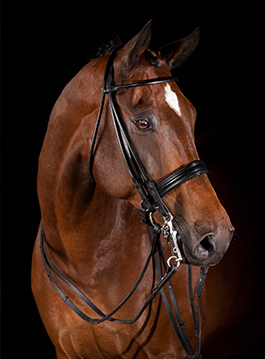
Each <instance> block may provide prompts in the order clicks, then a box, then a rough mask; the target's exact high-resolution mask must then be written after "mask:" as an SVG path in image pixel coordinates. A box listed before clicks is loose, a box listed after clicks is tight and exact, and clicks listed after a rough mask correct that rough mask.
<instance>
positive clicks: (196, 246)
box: [168, 219, 235, 266]
mask: <svg viewBox="0 0 265 359" xmlns="http://www.w3.org/2000/svg"><path fill="white" fill-rule="evenodd" d="M174 227H175V228H178V235H177V244H178V249H179V251H180V253H181V256H182V260H181V263H183V264H191V265H195V266H202V265H203V266H215V265H216V264H218V263H219V262H220V261H221V259H222V258H223V256H224V254H225V253H226V251H227V249H228V247H229V245H230V241H231V239H232V237H233V234H234V231H235V229H234V228H233V227H231V228H228V229H227V230H223V231H222V233H219V232H218V231H217V233H213V232H208V233H206V234H205V235H203V236H201V237H200V236H198V238H195V236H194V234H190V237H188V235H187V234H183V233H182V231H181V229H180V228H179V225H178V222H177V221H176V220H175V219H174ZM168 244H169V245H170V247H171V248H172V249H173V248H174V242H173V240H172V237H170V238H169V240H168Z"/></svg>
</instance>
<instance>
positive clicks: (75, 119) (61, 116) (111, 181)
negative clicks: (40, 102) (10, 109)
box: [32, 22, 239, 359]
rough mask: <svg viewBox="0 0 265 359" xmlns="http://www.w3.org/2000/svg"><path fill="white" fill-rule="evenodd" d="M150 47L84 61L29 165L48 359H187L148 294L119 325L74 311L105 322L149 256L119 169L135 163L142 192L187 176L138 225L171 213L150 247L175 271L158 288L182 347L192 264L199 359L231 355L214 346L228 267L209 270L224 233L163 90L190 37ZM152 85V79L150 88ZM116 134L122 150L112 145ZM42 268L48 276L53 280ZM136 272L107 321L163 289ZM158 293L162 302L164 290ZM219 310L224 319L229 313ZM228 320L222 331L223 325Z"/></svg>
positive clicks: (190, 131) (177, 107)
mask: <svg viewBox="0 0 265 359" xmlns="http://www.w3.org/2000/svg"><path fill="white" fill-rule="evenodd" d="M150 40H151V22H148V23H147V24H146V25H145V26H144V28H143V29H142V30H141V31H140V32H139V34H138V35H136V36H135V37H134V38H133V39H132V40H131V41H129V42H128V43H127V44H126V45H125V46H123V47H122V48H121V49H120V50H119V51H117V52H116V53H115V56H113V58H112V63H111V62H110V58H111V56H112V55H106V56H102V57H100V58H97V59H94V60H93V61H91V62H89V63H88V64H87V65H86V66H85V67H84V68H83V69H82V70H81V71H80V72H79V73H78V74H77V75H76V76H75V77H74V78H73V79H72V80H71V81H70V82H69V84H68V85H67V86H66V87H65V89H64V90H63V92H62V94H61V95H60V97H59V99H58V100H57V102H56V104H55V106H54V108H53V110H52V113H51V116H50V121H49V125H48V129H47V133H46V136H45V139H44V143H43V147H42V150H41V154H40V157H39V169H38V198H39V203H40V208H41V215H42V220H41V225H40V228H39V231H38V234H37V239H36V243H35V247H34V252H33V260H32V290H33V294H34V297H35V300H36V303H37V306H38V310H39V312H40V315H41V318H42V321H43V323H44V325H45V328H46V330H47V332H48V334H49V336H50V338H51V340H52V342H53V344H54V346H55V349H56V355H57V358H58V359H65V358H71V359H73V358H95V359H97V358H187V352H186V351H185V350H184V349H183V346H182V345H181V344H180V342H179V340H178V339H177V337H176V335H175V332H174V330H173V328H172V326H171V323H170V319H169V317H168V314H167V311H168V310H167V309H166V308H165V306H164V305H163V302H162V300H161V296H160V295H156V296H155V297H154V298H152V300H151V301H150V303H148V304H149V305H148V306H147V308H145V310H144V311H143V313H141V316H140V317H139V318H138V320H137V321H134V322H133V323H132V324H130V325H128V324H121V323H118V322H115V320H106V321H103V322H98V324H95V323H92V322H87V321H85V320H84V318H90V317H92V318H95V317H96V318H98V317H99V316H100V314H98V315H97V314H95V309H94V310H93V305H92V306H90V307H89V306H87V305H85V303H84V302H83V301H82V300H81V299H80V298H81V296H82V295H83V296H85V297H86V298H89V301H91V303H95V305H96V308H97V309H98V308H100V309H98V312H99V313H109V312H111V311H112V310H113V308H115V307H117V306H118V305H119V303H121V302H122V301H123V299H124V297H125V296H126V294H127V293H129V292H130V291H131V290H132V288H133V287H134V285H135V282H136V280H137V278H138V277H139V275H140V273H141V271H142V268H143V267H144V265H145V263H147V262H146V258H149V254H150V238H149V234H148V229H147V226H146V224H145V223H143V222H142V221H141V220H140V215H139V209H140V208H142V207H141V203H143V202H144V201H145V199H146V198H147V199H149V196H148V195H149V192H148V190H147V189H141V191H140V190H139V188H138V189H137V188H136V187H137V186H136V185H135V184H136V183H138V182H137V181H138V179H137V178H136V179H135V181H133V180H132V178H133V176H131V175H130V171H128V166H131V171H132V172H133V171H135V172H137V171H136V167H137V166H136V165H137V161H135V158H139V161H140V164H141V165H139V166H140V167H141V166H142V167H141V168H143V170H142V171H143V172H144V173H146V174H147V175H148V178H150V179H151V181H150V183H151V182H152V183H154V184H158V185H157V186H156V185H155V189H157V188H158V187H159V184H160V183H163V184H165V180H168V179H169V178H173V182H174V183H175V182H176V178H177V176H178V175H179V173H180V171H181V170H182V169H185V168H186V169H187V168H189V171H190V167H191V166H190V164H194V166H195V169H196V171H197V172H196V173H195V175H194V176H191V178H188V179H185V181H184V180H183V183H181V184H180V185H178V186H175V187H174V186H173V188H170V191H168V192H167V193H166V194H165V195H164V196H163V201H162V200H161V201H160V199H161V198H160V197H159V196H158V197H157V198H158V199H159V203H160V204H161V203H162V205H161V206H159V205H158V206H157V207H155V209H153V210H152V211H151V210H150V211H149V212H150V213H149V215H148V219H149V222H150V221H151V222H152V224H153V225H154V228H157V226H160V227H159V228H160V229H161V228H164V227H165V215H163V213H161V212H163V209H165V208H166V209H167V210H168V212H167V214H170V215H171V220H170V221H168V222H167V223H168V225H169V224H170V225H171V230H170V235H171V240H169V241H168V243H167V241H166V240H164V239H162V246H163V247H164V254H165V257H166V258H169V259H170V258H171V257H172V254H173V259H176V260H178V262H177V265H174V266H173V265H170V263H169V267H168V268H170V269H173V268H174V267H178V265H179V263H180V262H181V265H180V266H179V268H178V271H177V273H176V274H174V275H173V276H172V277H171V278H170V280H171V283H172V285H173V287H174V292H175V294H176V297H177V300H178V306H179V308H180V311H181V316H182V319H183V322H184V323H185V330H186V332H187V334H188V337H189V339H190V344H191V346H192V347H193V348H195V347H196V341H197V336H195V334H194V323H193V320H192V316H193V313H192V311H193V309H196V310H197V311H198V310H199V305H196V308H193V307H192V308H191V307H190V305H189V300H188V298H189V289H188V282H187V278H188V266H187V264H189V266H191V265H192V266H193V272H192V282H193V283H191V284H195V283H196V281H197V279H198V277H199V276H200V274H199V273H200V269H199V266H207V267H208V266H211V269H210V270H209V275H208V278H207V280H206V284H205V288H204V295H203V297H202V313H203V316H202V338H201V341H202V353H203V355H204V357H205V358H225V357H227V355H230V354H231V353H233V352H235V351H236V350H238V348H239V345H237V344H236V343H234V345H233V346H232V349H231V346H227V348H225V347H224V345H223V340H219V339H220V335H222V333H224V332H226V329H227V313H226V315H223V313H224V312H222V310H223V308H224V307H226V306H227V302H226V301H227V298H226V294H227V292H225V295H224V293H223V292H222V290H223V288H224V287H225V280H224V274H223V273H225V276H227V271H228V272H229V270H230V269H229V265H226V268H225V270H223V268H222V270H219V271H218V270H216V271H214V269H215V268H218V267H219V268H221V267H220V265H221V264H222V263H223V261H224V260H222V261H221V259H222V257H223V256H224V254H225V252H226V251H227V249H228V247H229V244H230V241H231V238H232V236H233V233H234V227H233V225H232V224H231V221H230V219H229V217H228V214H227V213H226V211H225V209H224V207H223V206H222V205H221V203H220V201H219V199H218V197H217V195H216V193H215V191H214V189H213V187H212V185H211V183H210V181H209V178H208V176H207V174H206V171H205V170H202V171H201V172H198V171H199V167H198V166H199V165H201V166H203V165H202V163H201V161H200V160H199V156H198V153H197V150H196V146H195V140H194V126H195V119H196V111H195V108H194V107H193V105H192V104H191V103H190V102H189V101H188V100H187V99H186V98H185V96H184V95H183V94H182V93H181V91H180V90H179V88H178V86H177V84H176V83H175V82H173V81H172V77H171V72H170V70H172V69H174V68H177V67H179V66H180V65H181V64H182V63H183V62H184V61H186V60H187V59H188V57H189V56H190V55H191V54H192V53H193V51H194V50H195V48H196V46H197V43H198V41H199V30H198V29H196V30H195V31H194V32H193V33H192V34H190V35H189V36H187V37H186V38H184V39H181V40H178V41H175V42H173V43H170V44H169V45H166V46H164V47H162V48H161V49H160V50H158V51H156V52H155V51H152V50H150V49H149V48H148V47H149V44H150ZM109 64H110V65H111V66H110V65H109ZM108 66H110V68H109V69H108V71H106V68H108ZM111 72H112V75H113V78H111V77H108V86H107V85H105V86H103V88H102V83H103V82H104V81H105V80H106V79H105V76H106V74H107V75H108V74H111ZM104 74H105V75H104ZM153 79H158V80H159V79H160V80H159V81H158V82H156V83H155V81H153ZM111 80H113V81H114V83H115V84H119V85H118V86H117V87H119V91H117V93H116V94H115V106H114V105H113V106H111V97H109V98H108V99H107V100H106V101H105V102H104V101H101V102H100V98H101V96H102V98H103V97H104V92H105V93H111V92H113V91H114V90H113V89H114V87H115V86H113V87H112V88H111V87H110V85H111V84H110V83H109V82H110V81H111ZM150 81H151V82H152V83H151V84H150ZM147 82H148V84H147ZM131 84H137V86H131ZM122 86H123V87H124V88H122ZM101 93H103V94H101ZM117 109H118V111H119V112H120V114H121V117H122V127H121V128H119V129H118V130H117V129H115V126H114V125H115V123H114V124H113V122H112V117H113V111H114V110H117ZM99 112H101V114H100V116H99ZM99 119H100V121H101V122H100V123H99ZM97 125H98V126H97ZM95 128H97V129H96V131H95ZM117 131H118V132H119V131H120V137H118V138H117V135H116V133H117ZM95 134H96V135H95ZM126 136H128V138H129V141H130V142H124V143H123V145H121V142H122V141H123V138H124V137H126ZM130 144H132V146H133V149H135V153H136V154H135V157H133V155H132V157H131V158H129V159H128V158H127V162H126V153H132V147H130ZM91 152H92V155H91ZM188 166H189V167H188ZM202 168H204V167H202ZM176 169H177V171H176ZM170 176H171V177H170ZM156 193H157V192H156ZM141 194H142V195H141ZM143 197H144V199H143ZM153 198H154V197H152V199H153ZM155 204H157V202H155ZM161 208H162V209H161ZM149 209H150V208H148V209H147V210H146V212H148V210H149ZM149 225H150V223H149ZM173 234H174V235H175V242H174V241H173V242H174V243H173V244H175V247H174V248H173V249H176V250H177V251H178V254H179V257H176V253H175V252H174V253H172V238H173ZM44 238H45V251H44V247H43V246H44V244H43V242H44ZM168 244H169V245H168ZM40 247H41V248H40ZM228 252H229V251H228ZM148 253H149V254H148ZM225 257H226V256H224V258H225ZM150 258H151V257H150ZM220 261H221V262H220ZM219 262H220V264H219V265H218V266H216V267H213V266H215V265H216V264H217V263H219ZM227 262H228V264H230V262H229V261H228V260H227ZM50 267H53V268H54V271H57V273H58V275H57V277H56V282H55V280H54V278H53V277H55V275H54V274H53V275H52V273H51V272H52V270H51V268H50ZM146 267H147V268H146V271H145V273H144V276H143V278H141V283H140V284H139V286H137V289H136V290H135V292H134V293H133V295H132V296H130V298H128V300H127V302H126V303H125V305H124V306H122V307H121V308H120V310H119V311H118V312H117V313H116V318H117V321H119V320H120V321H122V320H123V319H128V320H130V319H132V318H134V317H135V315H136V313H137V312H138V311H139V309H140V308H141V307H142V306H143V304H144V303H145V302H146V301H147V300H148V298H149V296H150V293H151V292H152V289H154V288H155V287H154V284H155V283H157V282H158V280H159V283H160V282H161V281H163V278H158V274H156V269H155V264H154V260H152V261H150V263H149V262H148V266H146ZM189 268H190V267H189ZM47 271H48V275H47ZM166 275H167V274H165V277H166ZM216 280H217V284H216ZM69 283H70V284H69ZM228 284H229V283H228ZM217 286H218V287H217ZM73 288H78V289H77V290H74V291H73V290H71V289H73ZM159 289H160V288H159ZM164 291H165V293H166V294H168V293H169V289H168V288H167V287H165V289H164ZM58 293H59V294H60V295H61V296H62V298H63V299H64V300H62V298H61V297H60V295H58ZM62 293H63V294H62ZM64 293H65V294H64ZM80 293H81V294H80ZM161 293H162V292H161ZM233 299H236V298H233ZM69 303H70V304H71V305H70V306H69ZM67 304H68V305H67ZM234 305H235V306H236V305H237V304H234ZM71 306H72V307H71ZM94 307H95V306H94ZM73 308H74V310H73ZM75 308H79V309H78V310H80V313H82V315H81V314H80V313H79V314H80V315H79V314H78V312H77V309H75ZM227 308H228V310H231V308H233V304H231V303H230V305H228V306H227ZM96 311H97V310H96ZM77 314H78V315H77ZM103 315H104V314H103ZM230 317H232V319H233V318H234V317H233V315H232V316H230ZM232 319H230V322H231V323H234V322H233V320H232ZM96 321H97V319H95V322H96ZM230 322H229V323H230ZM233 330H235V327H233ZM216 338H219V339H216ZM225 338H227V337H225ZM218 340H219V341H218ZM225 340H227V339H225ZM214 346H215V347H214ZM213 348H215V349H213ZM216 348H217V351H216ZM212 350H213V351H214V354H213V352H212ZM188 356H189V357H192V355H188ZM194 357H195V356H194ZM196 357H197V358H199V357H201V356H200V354H199V355H198V356H196Z"/></svg>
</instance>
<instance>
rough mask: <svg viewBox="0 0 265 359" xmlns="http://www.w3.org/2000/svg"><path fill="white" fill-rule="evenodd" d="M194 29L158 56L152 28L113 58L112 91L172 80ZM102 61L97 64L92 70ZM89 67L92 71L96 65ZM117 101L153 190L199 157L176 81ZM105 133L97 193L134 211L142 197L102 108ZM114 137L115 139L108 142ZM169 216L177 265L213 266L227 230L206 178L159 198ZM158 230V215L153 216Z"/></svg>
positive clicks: (192, 114) (192, 116)
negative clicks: (182, 262)
mask: <svg viewBox="0 0 265 359" xmlns="http://www.w3.org/2000/svg"><path fill="white" fill-rule="evenodd" d="M199 36H200V30H199V29H196V30H194V31H193V32H192V33H191V34H190V35H189V36H187V37H186V38H184V39H181V40H178V41H174V42H172V43H170V44H169V45H166V46H164V47H162V48H161V49H159V50H157V51H152V50H150V49H149V48H148V47H149V44H150V40H151V22H149V23H147V24H146V25H145V26H144V28H143V29H142V30H141V31H140V33H139V34H138V35H136V36H135V37H134V38H133V39H132V40H131V41H129V42H128V43H127V44H126V45H125V46H124V47H123V48H122V49H121V50H120V51H119V52H118V53H117V55H116V57H115V60H114V70H115V71H114V73H115V83H116V84H130V83H136V82H139V81H146V80H148V79H153V78H163V77H168V76H171V73H170V70H173V69H175V68H177V67H179V66H180V65H181V64H182V63H183V62H184V61H186V60H187V59H188V57H189V56H190V55H191V54H192V53H193V51H194V50H195V48H196V46H197V44H198V41H199ZM106 61H107V58H102V59H97V60H96V64H97V69H100V70H101V71H102V70H103V69H104V66H106ZM95 66H96V65H95ZM116 102H117V106H118V108H119V111H120V114H121V117H122V119H123V123H124V126H125V128H126V131H127V133H128V135H129V137H130V141H131V143H132V145H133V147H134V148H135V150H136V152H137V154H138V156H139V158H140V161H141V163H142V165H143V167H144V168H145V171H146V173H147V174H148V176H149V178H151V179H152V180H153V181H154V182H156V183H159V182H160V181H161V180H163V179H164V178H165V177H166V176H168V175H169V174H170V173H172V172H174V171H175V170H176V168H181V167H183V166H185V165H187V164H189V163H190V162H192V161H195V160H198V159H199V156H198V153H197V150H196V146H195V139H194V127H195V120H196V110H195V108H194V106H193V105H192V104H191V102H190V101H189V100H188V99H187V98H186V97H185V96H184V95H183V94H182V92H181V91H180V89H179V88H178V86H177V84H176V83H175V82H167V83H160V84H155V85H152V86H141V87H135V88H133V87H132V88H126V89H123V90H120V91H118V92H117V95H116ZM103 118H104V127H103V128H102V129H101V134H100V140H99V141H100V143H99V144H98V146H97V148H96V160H95V164H94V167H93V174H94V178H95V179H96V182H97V184H98V186H99V187H100V188H101V189H103V190H104V191H105V192H106V193H107V194H109V195H110V196H112V197H116V198H122V199H126V200H128V201H129V202H130V203H132V204H133V205H134V206H135V207H137V208H139V207H140V202H141V198H140V196H139V194H138V192H137V190H136V188H135V186H134V183H133V181H132V179H131V177H130V175H129V172H128V169H127V166H126V164H125V161H124V159H123V157H122V152H121V150H120V148H119V144H118V140H117V138H116V136H115V131H114V126H113V123H112V121H111V112H110V109H109V106H108V103H107V104H106V105H105V107H104V111H103ZM114 138H115V139H114ZM163 201H164V203H165V205H166V206H167V207H168V208H169V210H170V212H171V213H172V215H173V217H174V226H175V228H176V229H177V231H178V234H179V237H178V241H179V246H180V248H181V252H182V255H183V257H184V258H185V259H184V260H185V261H186V262H187V263H190V264H193V265H215V264H217V263H218V262H219V261H220V260H221V258H222V256H223V255H224V253H225V252H226V250H227V249H228V246H229V243H230V240H231V238H232V235H233V231H234V228H233V226H232V224H231V222H230V219H229V217H228V215H227V213H226V211H225V209H224V208H223V206H222V205H221V203H220V202H219V200H218V198H217V195H216V193H215V191H214V189H213V187H212V185H211V183H210V181H209V179H208V177H207V175H206V174H202V175H200V176H198V177H195V178H192V179H190V180H189V181H187V182H185V183H183V184H182V185H180V186H179V187H177V188H175V189H174V190H172V191H171V192H169V193H168V194H166V195H165V196H164V198H163ZM154 217H155V219H156V220H157V222H160V223H161V224H162V223H163V221H162V216H160V215H159V213H157V212H156V213H155V215H154Z"/></svg>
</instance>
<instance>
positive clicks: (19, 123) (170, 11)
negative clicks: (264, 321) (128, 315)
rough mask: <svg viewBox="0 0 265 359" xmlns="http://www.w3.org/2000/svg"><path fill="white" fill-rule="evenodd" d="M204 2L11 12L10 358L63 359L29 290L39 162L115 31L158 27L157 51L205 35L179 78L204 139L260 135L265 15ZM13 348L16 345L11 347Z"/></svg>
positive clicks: (31, 6)
mask: <svg viewBox="0 0 265 359" xmlns="http://www.w3.org/2000/svg"><path fill="white" fill-rule="evenodd" d="M204 3H208V6H206V5H202V4H200V2H194V3H193V2H185V3H184V4H183V1H182V2H179V1H174V2H168V1H167V2H166V1H164V2H162V1H161V2H159V3H158V4H157V5H156V4H151V2H146V3H145V2H143V1H142V2H139V3H137V2H122V3H116V2H113V3H109V2H108V3H107V5H106V3H105V2H101V1H95V2H91V1H82V2H79V1H74V2H68V4H67V2H60V1H53V2H51V1H45V2H44V1H38V2H32V1H30V2H20V3H13V4H12V5H11V6H9V9H8V10H9V11H8V13H6V19H5V20H6V21H5V22H6V37H5V42H4V44H5V45H6V46H5V57H6V60H5V65H6V66H5V67H4V71H3V77H4V80H5V89H6V90H5V94H4V98H6V99H7V100H6V101H4V103H3V105H4V106H3V107H4V111H3V114H4V116H3V127H4V131H5V135H4V139H3V143H4V145H3V146H2V149H3V159H4V164H5V165H6V167H5V171H3V173H4V176H3V177H4V185H3V197H4V199H6V200H7V201H6V202H5V203H6V204H5V205H4V209H5V213H6V214H5V216H4V221H3V225H4V232H3V233H4V236H3V239H4V241H3V242H4V245H6V244H7V247H8V248H7V249H6V250H5V252H4V256H3V272H4V284H5V286H4V288H6V289H4V290H3V296H4V305H3V317H4V319H6V323H5V326H3V327H4V328H5V331H4V334H8V335H10V336H11V337H12V338H13V345H14V347H13V348H10V347H9V348H5V351H7V352H8V351H10V354H9V355H7V357H14V358H15V357H20V356H22V355H26V357H27V358H36V357H39V356H40V355H41V356H42V357H49V358H53V357H55V354H54V349H53V346H52V344H51V342H50V340H49V338H48V336H47V334H46V331H45V329H44V327H43V325H42V322H41V320H40V317H39V315H38V312H37V309H36V306H35V302H34V299H33V296H32V294H31V288H30V269H31V255H32V249H33V245H34V241H35V236H36V233H37V228H38V224H39V220H40V211H39V206H38V200H37V194H36V176H37V162H38V155H39V152H40V149H41V145H42V141H43V138H44V135H45V131H46V127H47V123H48V119H49V114H50V112H51V110H52V107H53V105H54V103H55V101H56V100H57V98H58V96H59V95H60V93H61V91H62V90H63V88H64V86H65V85H66V84H67V82H68V81H70V80H71V78H72V77H73V76H74V75H75V74H76V73H77V72H78V71H79V70H80V69H81V67H82V66H84V65H85V64H86V63H87V61H88V59H89V58H90V57H93V55H94V54H95V52H96V51H97V48H98V47H99V46H100V45H101V44H102V43H104V42H105V41H108V40H109V39H110V38H111V37H112V33H113V31H118V32H119V35H120V37H121V38H122V40H123V42H124V43H126V42H127V41H129V40H130V39H131V38H132V37H133V36H134V35H135V34H137V33H138V32H139V31H140V29H141V28H142V27H143V26H144V24H145V23H146V22H147V21H148V20H150V19H152V18H153V19H154V23H153V37H152V43H151V46H150V47H151V48H153V49H156V48H159V47H160V46H163V45H165V44H166V43H169V42H171V41H173V40H176V39H179V38H182V37H185V36H187V35H188V34H190V33H191V32H192V31H193V30H194V29H195V28H196V27H198V26H200V27H201V30H202V33H201V40H200V43H199V46H198V48H197V50H196V52H195V53H194V55H193V56H192V58H191V59H189V60H188V61H187V63H185V64H184V65H183V66H182V67H181V68H180V69H179V70H178V72H177V74H178V76H179V78H180V80H179V83H178V85H179V87H180V89H181V91H182V92H183V93H184V95H185V96H186V97H187V98H188V99H189V100H190V101H191V102H192V103H193V104H194V105H195V107H196V109H197V112H198V117H197V125H196V126H197V127H196V133H197V134H201V133H204V132H206V131H209V130H212V129H216V128H222V127H227V126H233V127H237V128H238V130H239V132H240V133H242V131H241V129H242V128H244V131H243V132H244V134H245V136H246V144H247V143H249V142H248V141H249V138H248V135H249V134H251V133H253V135H251V137H253V136H254V132H253V131H252V129H253V126H255V124H256V121H259V115H256V112H255V109H256V108H257V107H259V101H258V100H257V99H256V96H255V94H256V91H257V90H258V87H257V85H258V84H259V71H257V66H258V58H259V47H260V41H259V37H258V36H259V34H260V29H259V28H258V25H259V23H261V21H259V20H257V19H258V16H259V14H260V13H262V12H263V10H262V9H261V6H260V8H255V6H254V5H252V7H251V8H250V7H249V6H246V8H242V6H244V5H240V8H239V7H235V8H234V6H232V8H231V6H230V5H231V4H224V3H223V2H222V3H220V2H217V3H216V2H204ZM209 4H210V5H209ZM260 5H262V3H260ZM235 6H236V4H235ZM258 114H259V111H258ZM246 134H248V135H246ZM224 140H225V139H224ZM235 141H236V138H235ZM10 323H11V325H10ZM8 324H9V325H8ZM6 343H8V344H6V345H8V346H10V340H6ZM5 351H4V353H5ZM11 353H12V355H11ZM235 358H236V357H235Z"/></svg>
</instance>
